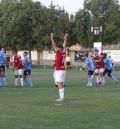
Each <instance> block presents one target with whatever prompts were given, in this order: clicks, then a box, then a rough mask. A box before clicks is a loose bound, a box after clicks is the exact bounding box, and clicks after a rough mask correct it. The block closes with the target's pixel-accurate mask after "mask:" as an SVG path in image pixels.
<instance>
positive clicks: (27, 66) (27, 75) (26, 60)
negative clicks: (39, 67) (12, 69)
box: [23, 52, 33, 87]
mask: <svg viewBox="0 0 120 129" xmlns="http://www.w3.org/2000/svg"><path fill="white" fill-rule="evenodd" d="M23 64H24V80H25V84H26V86H27V87H28V86H30V87H32V86H33V83H32V78H31V59H30V57H29V56H28V52H24V53H23Z"/></svg>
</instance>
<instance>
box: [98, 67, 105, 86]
mask: <svg viewBox="0 0 120 129" xmlns="http://www.w3.org/2000/svg"><path fill="white" fill-rule="evenodd" d="M103 72H104V69H103V68H101V69H100V80H99V82H100V83H101V84H103V83H104V82H103Z"/></svg>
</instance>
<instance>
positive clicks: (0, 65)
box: [0, 48, 7, 87]
mask: <svg viewBox="0 0 120 129" xmlns="http://www.w3.org/2000/svg"><path fill="white" fill-rule="evenodd" d="M5 59H6V58H5V52H4V48H2V49H1V51H0V87H2V82H3V84H4V87H7V82H6V78H5V61H6V60H5Z"/></svg>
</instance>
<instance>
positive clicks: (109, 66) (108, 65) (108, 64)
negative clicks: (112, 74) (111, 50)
mask: <svg viewBox="0 0 120 129" xmlns="http://www.w3.org/2000/svg"><path fill="white" fill-rule="evenodd" d="M104 63H105V69H107V70H112V69H113V66H112V61H111V59H110V58H109V57H106V58H105V59H104Z"/></svg>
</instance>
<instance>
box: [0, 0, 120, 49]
mask: <svg viewBox="0 0 120 129" xmlns="http://www.w3.org/2000/svg"><path fill="white" fill-rule="evenodd" d="M119 21H120V6H119V3H118V1H117V0H85V1H84V8H83V9H81V10H79V11H78V12H76V14H75V16H74V15H72V14H71V15H69V14H68V13H67V12H66V11H65V9H64V8H61V7H60V6H58V5H57V6H55V5H54V4H53V3H52V2H51V4H50V7H46V6H43V5H42V4H41V3H40V2H33V1H32V0H1V1H0V46H1V47H7V48H18V49H28V50H31V49H37V50H39V51H42V50H43V49H44V48H45V47H46V46H49V47H50V46H51V41H50V33H51V32H53V33H54V34H55V37H56V39H55V40H56V42H61V41H63V35H64V34H65V33H66V32H67V33H69V43H68V45H69V46H70V45H72V44H75V43H80V44H81V45H82V46H85V47H91V46H92V44H93V34H92V33H91V30H90V28H91V26H96V25H101V26H102V27H103V33H102V36H101V37H102V38H98V41H100V40H102V42H103V43H118V42H120V36H119V35H120V22H119Z"/></svg>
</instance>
